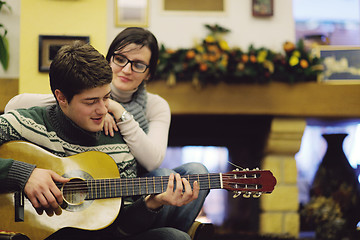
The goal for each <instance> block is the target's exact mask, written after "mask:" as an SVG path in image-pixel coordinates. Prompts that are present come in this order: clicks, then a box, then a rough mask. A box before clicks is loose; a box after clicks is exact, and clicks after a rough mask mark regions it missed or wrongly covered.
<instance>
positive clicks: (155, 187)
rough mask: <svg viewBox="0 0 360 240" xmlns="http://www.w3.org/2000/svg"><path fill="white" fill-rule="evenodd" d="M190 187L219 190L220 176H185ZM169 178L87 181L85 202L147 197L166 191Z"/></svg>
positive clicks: (216, 174) (214, 174)
mask: <svg viewBox="0 0 360 240" xmlns="http://www.w3.org/2000/svg"><path fill="white" fill-rule="evenodd" d="M182 178H186V179H187V180H188V181H189V183H190V184H191V186H192V185H193V183H194V182H195V181H197V182H198V183H199V186H200V190H204V189H219V188H222V186H221V179H220V178H221V174H219V173H210V174H196V175H185V176H182ZM168 181H169V176H157V177H142V178H118V179H96V180H87V181H85V182H84V183H83V184H86V188H87V189H88V193H87V197H86V200H92V199H101V198H115V197H125V196H136V195H147V194H154V193H162V192H165V191H166V188H167V185H168Z"/></svg>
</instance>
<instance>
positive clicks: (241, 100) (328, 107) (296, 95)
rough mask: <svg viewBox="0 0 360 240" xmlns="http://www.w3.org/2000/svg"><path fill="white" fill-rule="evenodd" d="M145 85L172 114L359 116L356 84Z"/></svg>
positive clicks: (359, 100) (359, 104) (357, 87)
mask: <svg viewBox="0 0 360 240" xmlns="http://www.w3.org/2000/svg"><path fill="white" fill-rule="evenodd" d="M147 89H148V91H149V92H152V93H156V94H159V95H160V96H162V97H163V98H165V99H166V100H167V101H168V103H169V104H170V107H171V112H172V114H244V115H273V116H290V117H293V116H294V117H321V118H322V117H335V118H360V84H357V85H355V84H352V85H350V84H345V85H334V84H324V83H315V82H311V83H297V84H293V85H291V84H287V83H278V82H273V83H270V84H225V83H219V84H217V85H206V86H204V87H202V88H201V89H196V88H195V87H194V86H193V85H192V84H191V83H190V82H179V83H176V85H175V86H172V87H169V86H167V85H166V83H165V81H153V82H150V83H148V85H147Z"/></svg>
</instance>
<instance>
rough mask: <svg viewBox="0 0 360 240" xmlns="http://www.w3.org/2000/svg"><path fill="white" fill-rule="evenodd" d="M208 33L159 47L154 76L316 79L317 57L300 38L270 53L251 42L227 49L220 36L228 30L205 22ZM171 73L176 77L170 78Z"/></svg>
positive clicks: (242, 80)
mask: <svg viewBox="0 0 360 240" xmlns="http://www.w3.org/2000/svg"><path fill="white" fill-rule="evenodd" d="M205 27H206V28H207V29H208V30H209V31H210V33H209V34H208V35H207V36H206V38H205V39H203V40H202V41H201V42H200V43H199V44H197V45H196V46H194V47H192V48H189V49H177V50H172V49H167V48H166V47H165V45H164V44H163V45H162V46H161V48H160V57H159V66H158V69H157V77H158V79H167V78H168V77H169V76H171V77H172V85H173V84H174V81H175V82H176V81H189V80H190V81H191V80H192V81H194V79H196V82H199V83H200V84H206V83H217V82H220V81H222V82H227V83H267V82H271V81H281V82H287V83H296V82H306V81H316V79H317V75H318V74H319V73H321V71H322V64H321V60H320V59H319V58H317V57H314V56H312V55H311V54H310V53H309V52H308V51H307V50H306V49H305V47H304V44H303V41H299V42H298V43H297V44H296V45H295V44H293V43H291V42H285V43H284V44H283V49H284V52H274V51H272V50H270V49H267V48H264V47H261V48H255V47H254V46H253V45H251V46H250V47H249V48H248V49H247V50H246V51H243V50H242V49H240V48H229V46H228V44H227V42H226V41H225V40H224V39H223V37H222V35H223V34H226V33H228V32H230V30H228V29H226V28H224V27H221V26H219V25H214V26H211V25H205ZM174 75H175V77H176V80H174V79H173V76H174Z"/></svg>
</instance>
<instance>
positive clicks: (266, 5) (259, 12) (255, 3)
mask: <svg viewBox="0 0 360 240" xmlns="http://www.w3.org/2000/svg"><path fill="white" fill-rule="evenodd" d="M252 15H253V16H255V17H270V16H273V15H274V0H252Z"/></svg>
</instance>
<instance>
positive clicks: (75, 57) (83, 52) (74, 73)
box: [49, 41, 112, 102]
mask: <svg viewBox="0 0 360 240" xmlns="http://www.w3.org/2000/svg"><path fill="white" fill-rule="evenodd" d="M49 76H50V87H51V91H52V93H53V94H55V90H56V89H59V90H60V91H61V92H62V93H63V94H64V95H65V97H66V99H67V100H68V102H71V100H72V99H73V97H74V95H76V94H79V93H81V92H82V91H84V90H87V89H91V88H95V87H101V86H103V85H105V84H109V83H111V80H112V70H111V67H110V66H109V63H108V62H107V61H106V59H105V58H104V56H103V55H102V54H100V53H99V52H98V51H97V50H96V49H95V48H94V47H92V46H91V45H89V44H85V43H83V42H80V41H76V42H75V43H74V44H72V45H64V46H63V47H61V48H60V50H59V51H58V52H57V54H56V56H55V58H54V60H53V61H52V62H51V65H50V72H49Z"/></svg>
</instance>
